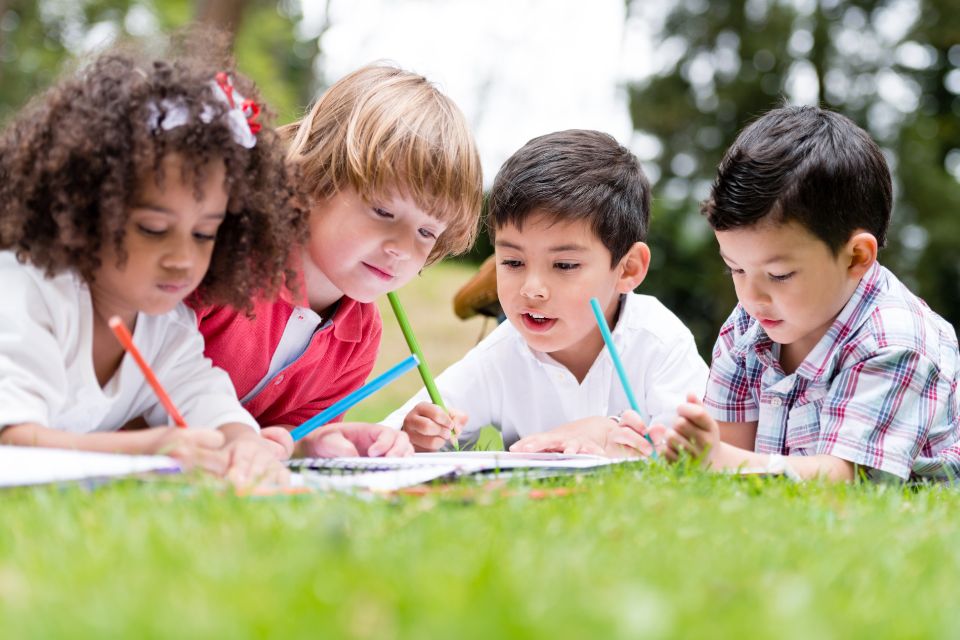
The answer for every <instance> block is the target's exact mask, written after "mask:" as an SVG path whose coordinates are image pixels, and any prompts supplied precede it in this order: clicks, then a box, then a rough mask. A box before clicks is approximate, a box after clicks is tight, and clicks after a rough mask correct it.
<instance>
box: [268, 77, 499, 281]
mask: <svg viewBox="0 0 960 640" xmlns="http://www.w3.org/2000/svg"><path fill="white" fill-rule="evenodd" d="M280 134H281V135H282V136H283V137H284V138H285V139H286V140H288V144H289V149H288V153H287V158H288V160H290V161H292V162H293V163H295V164H297V165H299V169H300V173H301V176H302V180H303V185H302V186H303V187H304V188H305V190H306V191H307V192H308V193H310V194H311V195H312V196H313V197H315V198H326V197H330V196H331V195H333V194H334V193H336V192H337V191H338V190H341V189H344V188H348V187H352V188H353V189H355V190H356V191H357V193H359V194H360V196H361V197H363V198H364V199H365V200H368V201H372V200H373V199H375V198H376V197H379V196H383V195H385V194H388V193H390V192H391V191H397V192H399V193H401V194H403V195H404V196H407V197H410V198H411V199H412V200H413V201H414V202H416V203H417V206H419V207H420V208H421V209H423V210H424V211H425V212H426V213H428V214H430V215H432V216H434V217H436V218H437V219H439V220H442V221H443V222H445V223H446V225H447V227H446V229H445V230H444V232H443V233H442V234H440V237H439V238H438V239H437V243H436V245H435V246H434V248H433V251H432V252H431V253H430V256H429V258H428V259H427V264H430V263H432V262H434V261H436V260H438V259H440V258H442V257H444V256H446V255H449V254H456V253H462V252H464V251H466V250H467V249H469V248H470V247H471V246H472V244H473V241H474V239H475V237H476V233H477V221H478V219H479V216H480V206H481V203H482V200H483V178H482V172H481V168H480V156H479V154H478V153H477V148H476V144H475V143H474V140H473V136H472V135H471V134H470V130H469V128H468V127H467V123H466V119H465V118H464V116H463V113H462V112H461V111H460V109H458V108H457V106H456V105H455V104H454V103H453V101H451V100H450V99H449V98H448V97H446V96H445V95H443V94H442V93H440V91H439V90H438V89H437V88H436V87H435V86H433V85H432V84H431V83H430V82H428V81H427V80H426V78H424V77H422V76H419V75H416V74H414V73H410V72H407V71H403V70H401V69H398V68H396V67H392V66H388V65H384V64H372V65H368V66H365V67H362V68H360V69H358V70H356V71H354V72H353V73H351V74H349V75H347V76H345V77H344V78H342V79H341V80H339V81H337V82H336V83H334V84H333V85H332V86H331V87H330V88H329V89H328V90H327V91H326V92H325V93H324V94H323V95H322V96H321V97H320V99H319V100H317V101H316V103H315V104H314V105H313V107H312V108H311V109H310V112H309V113H308V114H307V115H306V116H305V117H304V118H302V119H301V120H299V121H298V122H294V123H292V124H288V125H286V126H285V127H282V128H281V129H280Z"/></svg>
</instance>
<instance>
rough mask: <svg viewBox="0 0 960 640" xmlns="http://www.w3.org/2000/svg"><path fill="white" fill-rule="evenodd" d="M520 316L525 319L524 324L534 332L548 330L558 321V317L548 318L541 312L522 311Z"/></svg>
mask: <svg viewBox="0 0 960 640" xmlns="http://www.w3.org/2000/svg"><path fill="white" fill-rule="evenodd" d="M520 318H521V319H522V321H523V326H524V327H526V329H527V330H528V331H534V332H543V331H548V330H549V329H550V328H551V327H552V326H553V325H554V324H556V323H557V319H556V318H548V317H547V316H544V315H540V314H539V313H522V314H520Z"/></svg>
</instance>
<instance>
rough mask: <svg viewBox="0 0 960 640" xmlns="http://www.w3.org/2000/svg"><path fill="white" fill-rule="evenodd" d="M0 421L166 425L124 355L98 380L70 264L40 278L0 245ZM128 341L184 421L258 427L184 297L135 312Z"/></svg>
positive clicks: (83, 300)
mask: <svg viewBox="0 0 960 640" xmlns="http://www.w3.org/2000/svg"><path fill="white" fill-rule="evenodd" d="M0 289H2V291H3V303H2V304H0V429H3V428H4V427H5V426H8V425H12V424H20V423H25V422H33V423H36V424H40V425H43V426H45V427H49V428H52V429H59V430H61V431H71V432H74V433H86V432H91V431H114V430H116V429H119V428H120V427H122V426H123V425H124V424H126V423H127V422H128V421H130V420H132V419H134V418H137V417H139V416H143V417H144V419H145V420H146V421H147V423H148V424H150V425H165V424H171V423H172V421H170V420H169V418H168V417H167V414H166V411H165V410H164V408H163V405H161V404H160V402H159V400H157V397H156V395H155V394H154V393H153V389H152V388H151V387H150V385H149V384H147V382H146V380H145V379H144V377H143V373H142V372H141V371H140V368H139V367H138V366H137V364H136V362H134V361H133V358H131V357H130V356H129V355H124V357H123V360H122V361H121V363H120V367H119V368H118V369H117V371H116V372H115V373H114V375H113V377H112V378H110V380H109V381H108V382H107V383H106V385H104V386H103V388H101V387H100V384H99V383H98V382H97V376H96V372H95V371H94V368H93V304H92V301H91V298H90V289H89V288H88V287H87V285H86V283H84V282H83V280H82V279H81V278H80V277H79V276H78V275H76V274H75V273H73V272H65V273H61V274H59V275H56V276H54V277H53V278H46V277H45V276H44V274H43V272H42V271H41V270H39V269H37V268H35V267H33V266H32V265H23V264H20V263H18V262H17V260H16V257H15V256H14V254H13V253H12V252H10V251H0ZM133 341H134V344H136V345H137V347H138V348H139V349H140V351H141V353H142V354H143V357H144V359H146V361H147V362H148V363H149V364H150V366H151V368H152V369H153V371H154V373H156V375H157V378H158V379H159V380H160V383H161V384H162V385H163V387H164V388H165V389H166V391H167V393H168V394H169V395H170V398H171V399H172V400H173V403H174V405H175V406H176V407H177V409H178V410H179V411H180V413H181V414H182V415H183V417H184V419H185V420H186V422H187V424H189V425H190V426H191V427H200V428H215V427H219V426H221V425H223V424H226V423H229V422H241V423H244V424H248V425H250V426H251V427H252V428H254V429H259V427H258V426H257V423H256V421H255V420H254V419H253V417H252V416H251V415H250V414H249V413H247V411H246V410H245V409H244V408H243V407H242V406H241V405H240V401H239V400H237V396H236V393H235V391H234V389H233V385H232V383H231V382H230V378H229V377H228V376H227V374H226V373H225V372H224V371H222V370H220V369H217V368H216V367H214V366H213V365H212V364H211V363H210V360H208V359H207V358H205V357H203V337H202V336H201V335H200V332H199V331H198V330H197V323H196V317H195V316H194V315H193V312H192V311H190V310H189V309H187V308H186V307H185V306H184V305H182V304H181V305H177V307H176V308H175V309H173V310H172V311H170V312H168V313H165V314H163V315H156V316H151V315H147V314H144V313H141V314H139V316H138V317H137V324H136V328H135V330H134V333H133Z"/></svg>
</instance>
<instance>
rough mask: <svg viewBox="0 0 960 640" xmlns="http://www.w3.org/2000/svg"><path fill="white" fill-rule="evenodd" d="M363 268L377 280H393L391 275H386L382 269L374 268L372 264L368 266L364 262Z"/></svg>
mask: <svg viewBox="0 0 960 640" xmlns="http://www.w3.org/2000/svg"><path fill="white" fill-rule="evenodd" d="M363 266H365V267H366V268H367V270H368V271H370V273H372V274H373V275H374V276H375V277H377V278H379V279H380V280H386V281H389V280H393V274H392V273H387V272H386V271H384V270H383V269H380V268H378V267H375V266H373V265H372V264H368V263H366V262H364V263H363Z"/></svg>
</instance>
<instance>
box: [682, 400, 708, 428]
mask: <svg viewBox="0 0 960 640" xmlns="http://www.w3.org/2000/svg"><path fill="white" fill-rule="evenodd" d="M677 415H678V416H680V417H681V418H684V419H685V420H687V421H689V422H690V423H691V424H692V425H693V426H695V427H697V428H699V429H702V430H704V431H709V430H710V416H709V415H708V414H707V410H706V409H704V407H703V405H702V404H700V403H699V402H687V403H684V404H681V405H680V406H679V407H677Z"/></svg>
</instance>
